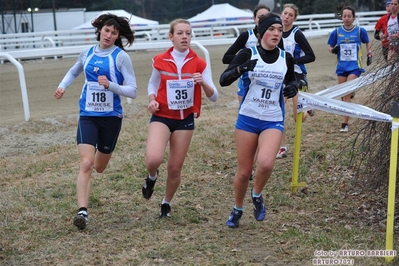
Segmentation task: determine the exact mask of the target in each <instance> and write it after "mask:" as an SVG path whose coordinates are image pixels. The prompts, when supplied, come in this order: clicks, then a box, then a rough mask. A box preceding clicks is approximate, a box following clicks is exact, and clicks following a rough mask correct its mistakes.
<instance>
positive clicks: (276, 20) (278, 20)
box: [258, 17, 283, 38]
mask: <svg viewBox="0 0 399 266" xmlns="http://www.w3.org/2000/svg"><path fill="white" fill-rule="evenodd" d="M276 23H277V24H280V25H283V22H282V21H281V18H280V17H268V18H267V19H264V20H262V21H261V22H260V23H259V25H258V31H259V35H260V37H261V38H262V36H263V34H265V32H266V30H267V29H268V28H269V27H270V26H271V25H273V24H276Z"/></svg>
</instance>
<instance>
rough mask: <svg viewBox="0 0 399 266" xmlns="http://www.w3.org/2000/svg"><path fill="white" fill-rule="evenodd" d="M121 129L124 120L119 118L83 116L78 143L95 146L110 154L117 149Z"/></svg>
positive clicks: (79, 124) (79, 123)
mask: <svg viewBox="0 0 399 266" xmlns="http://www.w3.org/2000/svg"><path fill="white" fill-rule="evenodd" d="M121 127H122V118H119V117H117V116H106V117H104V116H81V117H80V118H79V122H78V130H77V133H76V142H77V143H78V144H89V145H93V146H94V147H96V148H97V150H98V151H100V152H102V153H105V154H109V153H111V152H113V151H114V149H115V146H116V142H117V141H118V136H119V132H120V131H121Z"/></svg>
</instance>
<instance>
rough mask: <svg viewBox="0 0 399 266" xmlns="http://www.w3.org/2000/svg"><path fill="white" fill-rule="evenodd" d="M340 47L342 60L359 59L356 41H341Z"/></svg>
mask: <svg viewBox="0 0 399 266" xmlns="http://www.w3.org/2000/svg"><path fill="white" fill-rule="evenodd" d="M339 48H340V60H341V61H357V44H356V43H341V44H340V45H339Z"/></svg>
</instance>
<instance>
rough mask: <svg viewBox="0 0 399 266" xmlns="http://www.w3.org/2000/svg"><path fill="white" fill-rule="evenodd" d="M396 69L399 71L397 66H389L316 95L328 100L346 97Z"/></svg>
mask: <svg viewBox="0 0 399 266" xmlns="http://www.w3.org/2000/svg"><path fill="white" fill-rule="evenodd" d="M396 69H397V66H394V67H392V66H387V67H385V68H382V69H380V70H378V71H376V72H373V73H369V74H367V75H365V76H360V77H359V78H357V79H353V80H350V81H347V82H345V83H341V84H337V85H335V86H332V87H330V88H327V89H325V90H322V91H319V92H316V93H315V95H319V96H324V97H327V98H339V97H342V96H344V95H348V94H350V93H352V92H354V91H357V90H359V89H360V88H361V87H363V86H366V85H369V84H372V83H374V82H376V81H378V80H380V79H382V78H384V77H386V76H388V75H389V74H391V73H392V72H393V71H396Z"/></svg>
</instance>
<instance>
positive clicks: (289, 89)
mask: <svg viewBox="0 0 399 266" xmlns="http://www.w3.org/2000/svg"><path fill="white" fill-rule="evenodd" d="M297 93H298V88H297V87H296V86H295V85H292V84H288V85H287V86H285V88H284V91H283V94H284V97H287V98H288V99H289V98H292V97H294V96H295V95H296V94H297Z"/></svg>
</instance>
